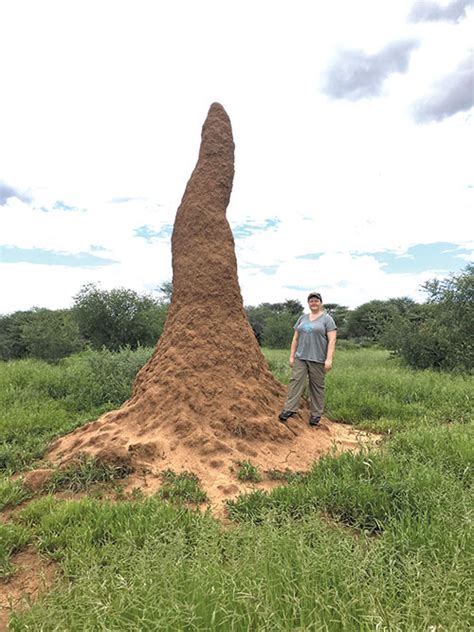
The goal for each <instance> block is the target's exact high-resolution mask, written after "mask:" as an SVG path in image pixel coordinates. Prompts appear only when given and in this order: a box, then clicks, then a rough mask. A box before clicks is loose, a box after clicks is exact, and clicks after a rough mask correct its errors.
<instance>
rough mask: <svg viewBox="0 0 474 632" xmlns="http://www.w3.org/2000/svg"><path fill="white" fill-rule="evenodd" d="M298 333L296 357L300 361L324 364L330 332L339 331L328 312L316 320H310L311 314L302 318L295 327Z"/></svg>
mask: <svg viewBox="0 0 474 632" xmlns="http://www.w3.org/2000/svg"><path fill="white" fill-rule="evenodd" d="M294 329H295V331H297V332H298V346H297V348H296V354H295V355H296V357H297V358H298V359H299V360H309V361H310V362H320V363H324V362H325V361H326V354H327V351H328V337H327V332H328V331H334V330H335V329H337V327H336V323H335V322H334V320H333V318H332V317H331V316H329V314H328V313H327V312H323V313H322V314H321V316H318V318H316V320H310V319H309V314H303V316H300V317H299V318H298V320H297V322H296V325H295V327H294Z"/></svg>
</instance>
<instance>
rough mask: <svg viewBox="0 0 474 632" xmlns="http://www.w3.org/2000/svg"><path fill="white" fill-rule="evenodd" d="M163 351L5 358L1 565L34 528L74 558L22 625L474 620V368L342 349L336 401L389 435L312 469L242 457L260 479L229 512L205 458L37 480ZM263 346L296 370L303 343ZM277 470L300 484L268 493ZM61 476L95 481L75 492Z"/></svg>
mask: <svg viewBox="0 0 474 632" xmlns="http://www.w3.org/2000/svg"><path fill="white" fill-rule="evenodd" d="M151 351H152V349H151V348H141V347H140V348H137V349H136V350H132V349H130V348H129V349H123V350H121V351H119V352H112V351H109V350H107V349H102V350H92V349H89V350H86V351H82V352H79V353H76V354H74V355H71V356H70V357H67V358H64V359H62V360H60V361H58V362H56V363H55V364H51V363H47V362H45V361H42V360H37V359H32V358H29V359H21V360H15V361H10V362H3V363H0V411H1V412H0V468H1V471H2V476H1V477H0V509H1V510H9V511H10V512H11V513H9V516H8V520H4V521H3V522H2V523H1V524H0V573H1V575H2V576H3V577H4V578H5V579H7V578H8V577H10V576H12V575H14V573H15V566H14V553H15V552H16V551H18V550H21V549H22V548H24V547H25V546H27V545H30V546H33V547H35V548H36V550H38V551H40V553H41V554H42V555H44V556H47V557H49V558H52V559H53V560H55V561H56V562H57V563H58V565H59V569H60V573H59V575H58V579H57V582H56V584H55V585H54V586H53V587H52V589H51V590H50V591H49V592H47V593H46V594H44V595H43V597H42V598H41V599H40V600H39V601H38V602H37V603H36V604H34V605H33V606H32V607H31V608H28V609H23V610H21V611H20V610H18V611H15V612H14V613H13V614H12V616H11V619H10V628H11V629H12V630H16V631H20V630H21V631H23V630H45V631H46V630H51V631H53V630H54V631H59V630H61V631H62V630H117V631H119V630H120V631H121V630H136V631H137V632H138V631H143V630H157V629H160V630H239V631H247V630H272V632H273V631H274V630H281V631H287V630H315V631H316V630H318V631H319V630H328V631H340V630H346V631H348V632H349V631H350V632H352V631H353V630H362V631H364V630H367V631H369V630H400V631H405V630H414V631H415V630H426V631H428V630H432V631H434V630H436V632H440V631H447V630H449V631H453V632H454V631H456V632H457V631H461V632H462V631H464V630H465V631H467V630H469V629H471V628H472V624H473V623H474V622H473V621H472V598H471V591H470V583H471V581H472V553H473V539H472V507H473V504H472V500H473V497H472V463H473V457H474V445H473V441H472V430H473V421H472V417H473V416H472V403H471V400H470V396H471V393H472V377H470V376H469V375H467V374H461V373H458V374H456V373H446V372H441V371H439V370H436V371H434V370H413V369H410V368H407V367H406V366H404V365H403V364H402V363H401V360H400V359H399V358H396V357H393V356H391V354H390V353H389V352H388V351H386V350H383V349H380V348H353V349H350V348H348V349H343V348H341V349H340V350H339V351H338V352H337V354H336V356H335V366H334V370H333V372H332V373H330V374H329V375H328V379H327V390H328V397H327V415H328V416H329V417H330V418H332V419H335V420H340V421H345V422H348V423H352V424H353V425H354V426H355V427H356V428H360V429H365V430H374V431H378V432H381V433H383V436H384V441H383V443H382V445H381V446H380V447H378V448H377V449H373V450H369V451H364V452H361V453H359V454H352V453H345V454H343V455H339V456H337V455H335V454H332V455H331V454H329V455H327V456H326V457H324V458H323V459H321V460H320V461H318V462H316V463H315V464H314V466H313V468H312V469H311V471H309V472H303V473H302V472H298V473H297V472H290V471H285V472H276V471H271V472H262V471H260V470H259V469H258V468H257V467H256V466H255V465H254V464H252V463H251V461H244V462H241V463H240V464H239V466H238V469H236V470H235V476H236V479H238V478H240V479H241V480H247V481H252V480H253V481H255V483H254V484H255V491H254V492H253V493H251V494H247V495H243V496H240V497H238V498H237V499H235V500H234V501H232V502H229V503H228V508H227V509H228V521H227V523H226V524H225V525H223V524H222V523H220V522H219V521H218V520H217V519H215V518H214V517H213V516H212V515H211V514H210V513H209V512H206V511H205V507H206V504H205V501H206V496H205V493H204V491H203V490H202V489H201V488H200V486H199V480H197V479H196V477H195V476H194V475H193V473H192V472H182V473H180V474H177V473H175V472H172V471H170V470H167V471H164V472H163V473H162V479H163V486H162V487H161V489H160V491H159V493H157V494H156V495H154V496H152V497H150V498H145V497H144V496H143V494H142V493H141V491H140V490H139V489H137V490H135V491H134V492H132V493H129V494H125V493H124V492H123V488H122V487H121V485H120V482H121V478H122V476H124V475H126V472H117V471H114V470H113V468H112V469H110V468H104V467H103V466H102V467H100V466H99V465H98V464H97V463H94V461H93V460H91V459H84V461H83V462H81V463H79V464H77V466H76V467H75V468H72V469H70V470H66V471H63V472H58V473H57V476H55V477H53V479H52V480H51V481H50V484H49V485H50V486H49V493H46V494H43V495H41V496H37V497H33V496H32V494H31V492H29V491H27V490H26V489H25V488H24V486H23V484H22V473H24V472H25V471H26V470H28V469H29V468H31V467H39V466H40V465H42V464H43V465H44V462H43V461H42V459H43V458H44V454H45V449H46V446H47V445H48V443H49V442H50V441H51V440H52V439H53V438H54V437H55V436H57V435H61V434H64V433H66V432H68V431H70V430H71V429H72V428H74V427H76V426H78V425H80V424H83V423H85V422H86V421H87V420H90V419H93V418H96V417H97V416H98V415H99V414H100V413H101V412H104V411H105V410H108V409H111V408H114V407H116V406H118V405H119V404H120V403H121V402H122V401H123V400H124V399H126V398H127V396H128V395H129V393H130V388H131V383H132V380H133V377H134V375H135V373H136V371H137V370H138V368H139V367H140V366H141V365H142V364H143V363H144V362H145V361H146V359H147V358H148V357H149V355H150V353H151ZM264 352H265V355H266V357H267V359H268V361H269V365H270V367H271V370H272V371H273V372H274V373H275V375H276V376H277V377H278V378H279V379H280V380H282V381H284V382H286V381H287V380H288V377H289V369H288V351H287V350H281V351H278V350H273V349H264ZM13 474H16V476H15V477H12V475H13ZM266 478H282V479H284V480H285V481H286V484H284V485H283V486H282V487H279V488H276V489H275V490H274V491H273V492H271V493H264V492H262V491H260V490H259V489H258V485H259V483H258V481H259V479H266ZM57 490H71V491H82V492H83V493H84V492H85V493H86V495H85V496H84V497H83V498H81V499H80V500H69V501H65V500H61V499H60V498H58V497H56V496H55V492H56V491H57ZM104 490H105V491H106V493H105V491H104ZM21 503H23V505H22V504H21ZM197 507H200V509H197Z"/></svg>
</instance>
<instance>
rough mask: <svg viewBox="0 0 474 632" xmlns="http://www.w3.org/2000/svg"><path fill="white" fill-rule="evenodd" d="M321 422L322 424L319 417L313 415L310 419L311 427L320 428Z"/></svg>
mask: <svg viewBox="0 0 474 632" xmlns="http://www.w3.org/2000/svg"><path fill="white" fill-rule="evenodd" d="M320 422H321V417H318V416H317V415H311V417H310V418H309V425H310V426H319V424H320Z"/></svg>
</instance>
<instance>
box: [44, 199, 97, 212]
mask: <svg viewBox="0 0 474 632" xmlns="http://www.w3.org/2000/svg"><path fill="white" fill-rule="evenodd" d="M85 210H86V209H85V208H77V206H69V204H66V203H65V202H63V201H62V200H56V202H55V203H54V204H53V206H52V207H51V208H48V207H47V206H41V207H40V211H43V213H49V212H50V211H67V212H68V213H71V212H73V213H76V212H78V211H79V212H81V213H84V212H85Z"/></svg>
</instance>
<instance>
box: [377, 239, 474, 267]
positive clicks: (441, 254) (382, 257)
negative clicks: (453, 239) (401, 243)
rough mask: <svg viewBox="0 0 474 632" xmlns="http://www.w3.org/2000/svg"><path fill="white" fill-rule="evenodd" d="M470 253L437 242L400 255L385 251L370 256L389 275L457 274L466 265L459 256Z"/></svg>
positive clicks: (414, 248) (421, 245)
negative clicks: (437, 272) (426, 271)
mask: <svg viewBox="0 0 474 632" xmlns="http://www.w3.org/2000/svg"><path fill="white" fill-rule="evenodd" d="M470 252H471V251H470V250H467V249H466V248H461V247H460V246H458V245H456V244H453V243H450V242H445V241H438V242H436V243H433V244H418V245H416V246H412V247H411V248H408V250H407V251H406V253H403V254H401V255H400V254H397V253H395V252H393V251H385V252H374V253H371V255H370V256H372V257H374V258H375V259H376V260H377V261H378V262H379V263H380V264H382V267H383V271H384V272H388V273H389V274H402V273H411V274H416V273H418V272H424V271H425V270H437V271H438V270H439V271H446V272H457V271H459V270H461V269H462V268H464V267H465V266H466V265H467V263H468V262H467V261H466V259H463V258H461V257H460V256H459V255H468V254H469V253H470Z"/></svg>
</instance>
